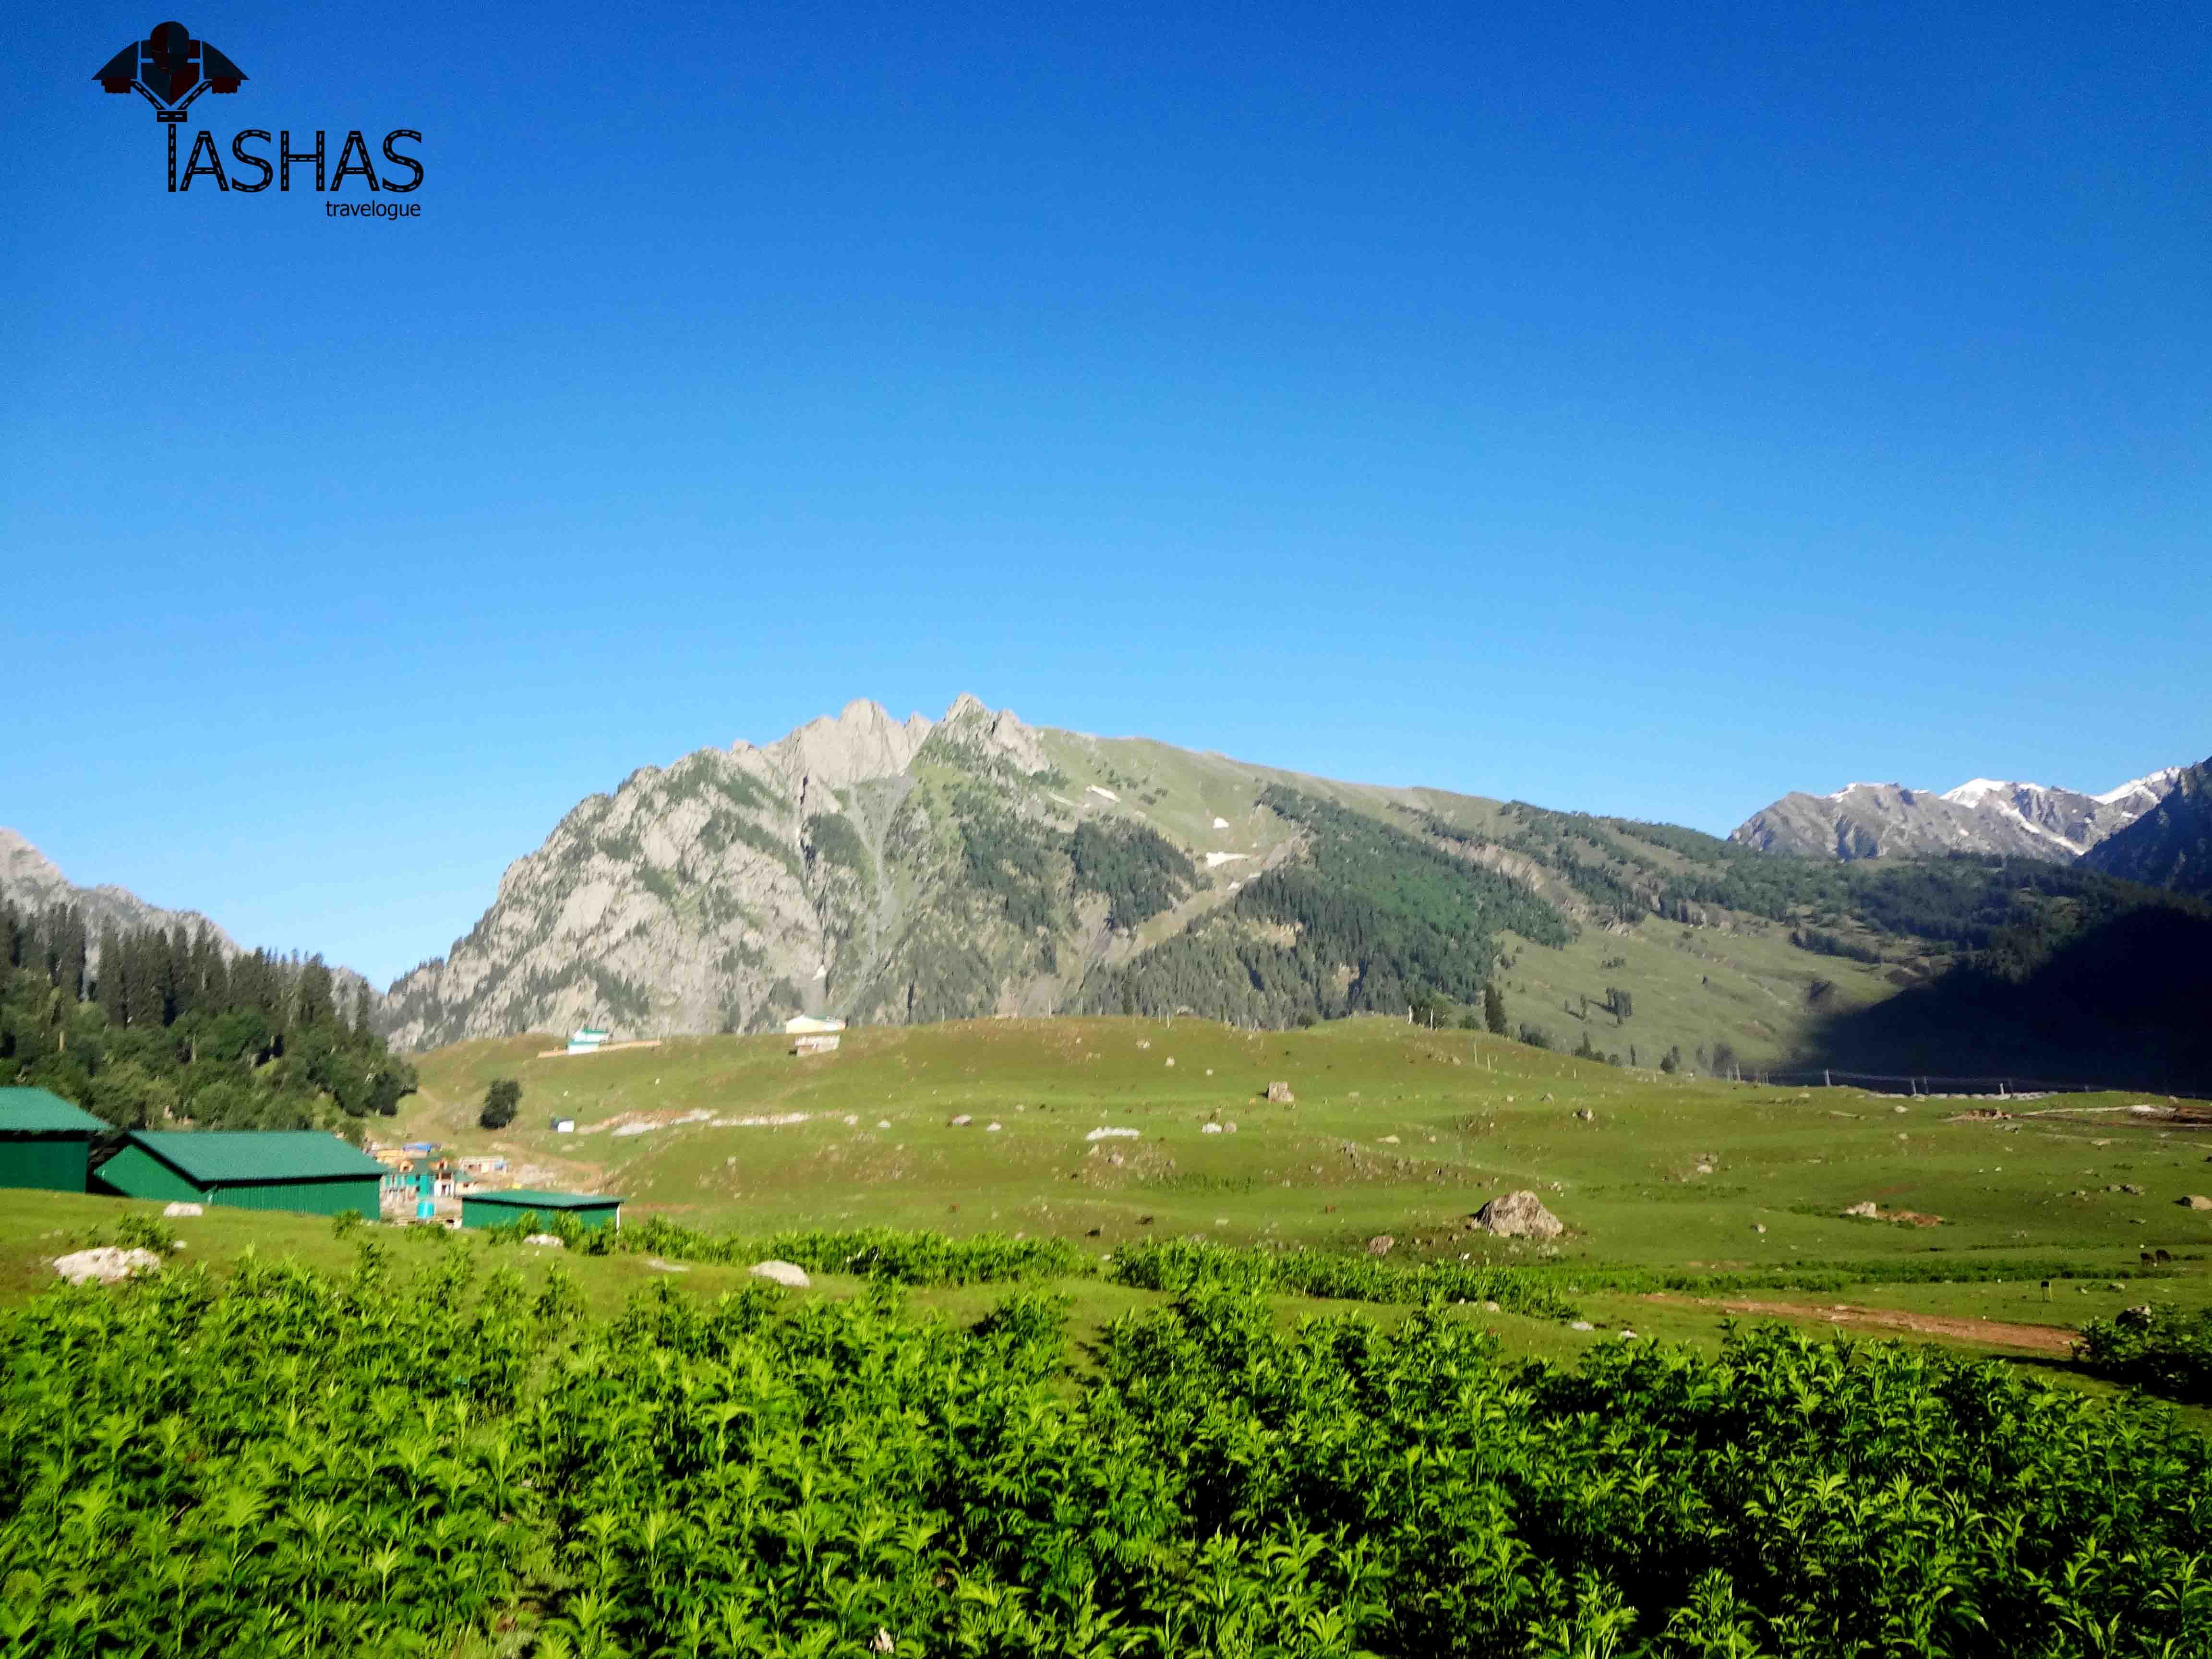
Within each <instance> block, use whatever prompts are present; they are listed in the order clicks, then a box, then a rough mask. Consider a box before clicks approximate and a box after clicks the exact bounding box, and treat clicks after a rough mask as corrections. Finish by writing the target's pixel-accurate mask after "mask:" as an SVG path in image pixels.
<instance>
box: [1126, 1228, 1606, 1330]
mask: <svg viewBox="0 0 2212 1659" xmlns="http://www.w3.org/2000/svg"><path fill="white" fill-rule="evenodd" d="M1108 1273H1109V1277H1111V1278H1112V1279H1114V1281H1115V1283H1116V1284H1121V1285H1133V1286H1135V1287H1136V1288H1138V1289H1139V1290H1147V1291H1174V1292H1176V1293H1177V1294H1183V1293H1187V1292H1189V1291H1199V1290H1223V1289H1227V1290H1235V1291H1243V1292H1246V1293H1267V1292H1272V1293H1275V1294H1281V1295H1291V1296H1318V1297H1330V1298H1333V1299H1334V1300H1338V1301H1345V1302H1395V1303H1411V1304H1421V1303H1425V1302H1430V1301H1432V1300H1434V1301H1444V1302H1475V1303H1480V1302H1495V1303H1497V1304H1498V1306H1499V1307H1501V1308H1504V1309H1506V1310H1510V1312H1513V1313H1520V1314H1528V1315H1531V1316H1534V1317H1535V1318H1538V1319H1571V1318H1572V1317H1573V1316H1574V1312H1575V1309H1574V1305H1573V1304H1571V1303H1570V1302H1568V1301H1566V1300H1565V1298H1564V1297H1561V1295H1560V1294H1559V1291H1557V1290H1556V1289H1555V1288H1553V1286H1554V1284H1555V1283H1556V1281H1555V1280H1552V1279H1548V1278H1546V1277H1543V1276H1540V1275H1538V1274H1537V1273H1533V1272H1530V1271H1529V1270H1528V1269H1525V1268H1514V1267H1489V1266H1486V1265H1481V1264H1474V1263H1468V1262H1463V1261H1422V1262H1410V1263H1405V1264H1394V1263H1391V1262H1388V1261H1379V1260H1377V1259H1376V1258H1375V1257H1373V1256H1365V1255H1321V1254H1309V1253H1307V1252H1305V1251H1297V1252H1291V1253H1277V1252H1273V1251H1268V1250H1239V1249H1230V1248H1227V1247H1225V1246H1223V1245H1219V1244H1215V1243H1209V1242H1207V1241H1205V1240H1202V1239H1182V1238H1166V1239H1154V1240H1148V1241H1146V1243H1139V1244H1133V1245H1129V1246H1127V1247H1125V1248H1124V1249H1120V1250H1117V1251H1115V1253H1114V1260H1113V1261H1112V1262H1111V1263H1110V1264H1109V1267H1108Z"/></svg>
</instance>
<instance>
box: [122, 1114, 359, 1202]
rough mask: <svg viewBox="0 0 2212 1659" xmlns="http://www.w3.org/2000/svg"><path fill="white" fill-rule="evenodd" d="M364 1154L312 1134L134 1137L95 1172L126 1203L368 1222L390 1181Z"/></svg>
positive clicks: (150, 1133)
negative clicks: (170, 1202) (353, 1216)
mask: <svg viewBox="0 0 2212 1659" xmlns="http://www.w3.org/2000/svg"><path fill="white" fill-rule="evenodd" d="M389 1173H390V1171H389V1170H386V1168H385V1167H384V1165H382V1164H379V1163H378V1162H377V1161H376V1160H375V1159H374V1158H371V1157H370V1156H369V1155H368V1153H367V1152H362V1151H360V1150H359V1149H358V1148H356V1147H352V1146H347V1145H346V1143H345V1142H344V1141H343V1140H340V1139H338V1138H337V1136H336V1135H332V1134H324V1133H320V1132H319V1131H317V1130H312V1129H310V1130H263V1131H254V1130H241V1131H226V1130H206V1131H189V1130H165V1129H138V1130H134V1131H132V1132H131V1134H130V1135H129V1136H127V1137H126V1138H125V1141H124V1144H123V1150H122V1151H121V1152H118V1153H116V1155H115V1156H114V1157H113V1158H109V1159H108V1160H107V1162H106V1163H105V1164H101V1165H100V1168H99V1169H98V1170H95V1171H94V1176H93V1181H94V1185H95V1186H96V1187H98V1188H103V1189H105V1190H106V1191H108V1192H113V1193H119V1194H122V1195H123V1196H124V1197H125V1198H153V1199H183V1200H186V1201H188V1202H191V1203H198V1204H228V1205H230V1206H233V1207H234V1208H236V1209H241V1210H304V1211H306V1212H307V1213H308V1214H310V1215H337V1214H338V1213H339V1212H341V1211H344V1210H354V1211H357V1212H360V1213H361V1214H362V1215H363V1216H366V1217H367V1218H368V1219H369V1220H371V1221H374V1220H375V1219H376V1218H377V1216H378V1213H379V1203H378V1200H379V1195H380V1191H381V1189H382V1187H383V1182H384V1177H385V1176H386V1175H387V1174H389Z"/></svg>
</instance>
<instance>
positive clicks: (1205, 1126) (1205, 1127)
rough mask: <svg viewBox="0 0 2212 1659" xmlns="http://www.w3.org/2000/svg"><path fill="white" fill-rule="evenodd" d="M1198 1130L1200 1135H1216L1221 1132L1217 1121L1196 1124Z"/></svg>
mask: <svg viewBox="0 0 2212 1659" xmlns="http://www.w3.org/2000/svg"><path fill="white" fill-rule="evenodd" d="M1198 1132H1199V1133H1200V1134H1202V1135H1218V1134H1219V1133H1221V1126H1220V1125H1219V1124H1218V1123H1201V1124H1200V1125H1199V1126H1198Z"/></svg>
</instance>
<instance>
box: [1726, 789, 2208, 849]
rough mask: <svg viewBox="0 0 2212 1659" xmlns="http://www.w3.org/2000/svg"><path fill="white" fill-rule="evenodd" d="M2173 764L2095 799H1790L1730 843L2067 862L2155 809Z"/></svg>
mask: <svg viewBox="0 0 2212 1659" xmlns="http://www.w3.org/2000/svg"><path fill="white" fill-rule="evenodd" d="M2181 775H2182V769H2181V768H2179V767H2178V766H2170V767H2166V768H2165V769H2162V770H2160V771H2156V772H2153V773H2151V774H2150V775H2148V776H2146V777H2141V778H2135V779H2131V780H2130V781H2128V782H2126V783H2124V784H2121V785H2120V786H2119V787H2118V788H2116V789H2108V790H2106V791H2105V793H2102V794H2099V795H2091V794H2084V793H2081V791H2079V790H2075V789H2054V788H2050V787H2046V786H2045V785H2043V784H2039V783H2008V782H2001V781H1998V780H1996V779H1994V778H1974V779H1972V780H1970V781H1967V782H1966V783H1962V784H1960V785H1959V787H1957V788H1955V789H1947V790H1945V791H1943V792H1942V793H1941V794H1937V793H1933V792H1931V791H1929V790H1925V789H1909V788H1907V787H1905V786H1904V785H1902V784H1897V783H1854V784H1850V785H1849V786H1847V787H1844V788H1842V789H1838V791H1837V792H1836V793H1834V794H1832V795H1810V794H1803V793H1791V794H1788V795H1784V797H1783V798H1782V799H1780V800H1778V801H1776V802H1774V803H1773V804H1772V805H1768V806H1765V807H1762V808H1760V809H1759V811H1756V812H1754V813H1753V814H1752V815H1751V817H1748V818H1747V819H1745V820H1744V822H1743V823H1741V824H1739V825H1737V826H1736V828H1735V830H1734V831H1733V832H1732V833H1731V835H1730V836H1729V839H1730V840H1732V841H1735V842H1740V843H1741V844H1742V845H1744V846H1746V847H1755V848H1758V849H1759V851H1761V852H1763V853H1789V854H1797V855H1799V856H1802V857H1808V858H1833V859H1843V860H1854V859H1871V858H1929V857H1937V858H1940V857H1944V856H1947V855H1948V854H1953V853H1972V854H1984V855H1987V856H1990V857H1997V858H2031V859H2047V860H2051V861H2052V862H2054V863H2069V862H2071V861H2072V860H2075V859H2078V858H2081V856H2082V855H2083V854H2086V853H2087V852H2088V851H2089V849H2090V848H2093V847H2096V846H2098V845H2100V844H2101V843H2102V842H2105V841H2106V840H2108V839H2109V838H2110V837H2112V836H2115V835H2118V833H2119V832H2120V831H2122V830H2124V829H2126V828H2127V827H2128V826H2129V825H2130V824H2132V823H2135V822H2136V820H2137V819H2138V818H2140V817H2142V816H2143V815H2144V814H2145V813H2147V812H2148V811H2152V810H2153V809H2154V808H2155V807H2156V806H2157V805H2159V803H2160V801H2162V800H2164V799H2166V796H2167V795H2168V794H2169V793H2171V792H2172V789H2173V787H2174V785H2175V783H2176V782H2177V781H2179V778H2180V777H2181Z"/></svg>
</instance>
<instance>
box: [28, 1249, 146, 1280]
mask: <svg viewBox="0 0 2212 1659" xmlns="http://www.w3.org/2000/svg"><path fill="white" fill-rule="evenodd" d="M160 1267H161V1257H160V1256H158V1255H155V1254H154V1253H153V1251H151V1250H125V1249H117V1248H116V1247H115V1246H114V1245H112V1244H103V1245H101V1246H100V1247H99V1248H98V1249H91V1250H77V1251H74V1252H72V1253H71V1254H70V1255H63V1256H57V1257H55V1258H54V1271H55V1272H56V1273H59V1274H60V1275H61V1276H62V1277H63V1278H64V1279H67V1280H69V1282H70V1284H72V1285H83V1284H88V1283H94V1282H97V1283H99V1284H101V1285H112V1284H114V1283H115V1282H116V1281H117V1280H118V1279H134V1278H136V1277H137V1275H138V1274H140V1273H153V1272H155V1271H156V1270H158V1269H159V1268H160Z"/></svg>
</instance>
